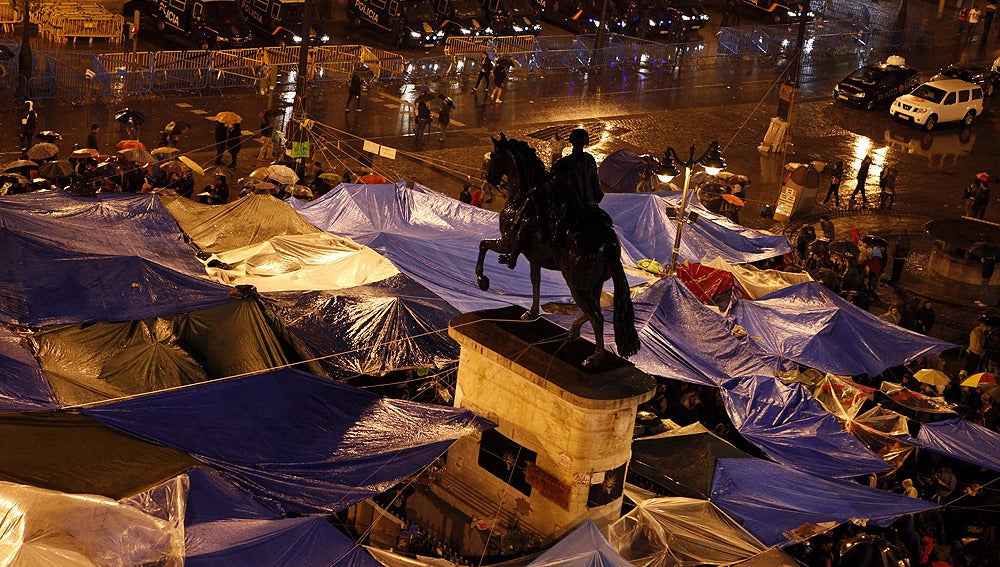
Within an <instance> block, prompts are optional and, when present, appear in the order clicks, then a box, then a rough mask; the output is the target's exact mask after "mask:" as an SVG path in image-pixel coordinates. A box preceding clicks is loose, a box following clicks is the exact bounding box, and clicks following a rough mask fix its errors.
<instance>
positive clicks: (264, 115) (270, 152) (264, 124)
mask: <svg viewBox="0 0 1000 567" xmlns="http://www.w3.org/2000/svg"><path fill="white" fill-rule="evenodd" d="M275 114H276V113H275V111H274V109H268V110H265V111H264V112H261V113H260V140H261V143H260V150H259V151H258V152H257V161H268V160H271V159H274V118H275Z"/></svg>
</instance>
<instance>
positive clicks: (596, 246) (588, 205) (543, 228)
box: [476, 128, 639, 368]
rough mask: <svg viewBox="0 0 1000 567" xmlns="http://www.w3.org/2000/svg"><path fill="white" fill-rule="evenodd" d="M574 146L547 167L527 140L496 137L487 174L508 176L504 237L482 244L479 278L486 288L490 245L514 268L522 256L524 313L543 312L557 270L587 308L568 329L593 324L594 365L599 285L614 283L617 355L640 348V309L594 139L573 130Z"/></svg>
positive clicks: (600, 324) (600, 328)
mask: <svg viewBox="0 0 1000 567" xmlns="http://www.w3.org/2000/svg"><path fill="white" fill-rule="evenodd" d="M569 141H570V143H571V144H572V145H573V152H572V153H571V154H570V155H568V156H565V157H563V158H560V159H559V160H558V161H556V162H555V163H554V164H552V170H551V171H546V169H545V164H543V163H542V161H541V159H539V158H538V155H537V153H536V152H535V149H534V148H532V147H531V146H529V145H528V144H527V143H526V142H523V141H519V140H515V139H513V138H507V137H506V136H504V135H503V134H500V139H494V140H493V152H492V153H491V154H490V160H489V165H488V168H487V172H486V180H487V181H488V182H490V183H491V184H494V185H497V184H500V183H501V182H504V181H505V182H506V187H507V203H506V205H505V206H504V208H503V210H501V211H500V238H498V239H489V240H483V241H482V242H480V243H479V260H478V262H477V263H476V278H477V282H478V284H479V287H480V289H482V290H484V291H485V290H487V289H489V287H490V280H489V278H488V277H486V276H485V275H483V262H484V260H485V258H486V253H487V252H488V251H493V252H496V253H498V254H499V258H498V259H499V261H500V263H501V264H506V265H507V267H509V268H514V267H515V266H516V264H517V259H518V256H520V255H524V257H525V258H526V259H527V260H528V264H529V266H530V271H531V287H532V301H531V309H530V310H529V311H527V312H526V313H525V314H524V315H523V316H522V317H521V319H522V320H530V319H535V318H537V317H538V314H539V306H538V294H539V286H540V284H541V270H542V268H545V269H546V270H558V271H559V272H561V273H562V275H563V279H564V280H565V281H566V285H567V286H568V287H569V290H570V293H571V294H572V296H573V300H574V301H575V302H576V305H577V307H579V308H580V311H581V314H580V316H579V317H577V318H576V319H574V320H573V323H572V325H571V326H570V329H569V337H570V338H571V339H573V338H577V337H579V336H580V328H581V327H582V326H583V324H584V323H585V322H587V321H590V324H591V326H592V327H593V329H594V342H595V343H596V349H595V350H594V353H593V354H591V355H590V356H589V357H587V359H586V360H584V361H583V365H584V366H585V367H588V368H591V367H596V366H599V365H600V364H601V362H602V361H603V359H604V354H605V351H604V315H603V313H602V312H601V289H602V288H603V287H604V282H606V281H607V280H608V279H611V280H612V281H613V282H614V317H613V322H614V330H615V346H616V348H617V350H618V354H619V356H622V357H625V358H627V357H630V356H632V355H633V354H635V353H637V352H639V335H638V333H637V332H636V330H635V312H634V311H633V308H632V298H631V295H630V294H629V285H628V280H627V279H626V278H625V270H624V269H623V268H622V263H621V244H620V243H619V242H618V235H617V234H616V233H615V230H614V226H613V223H612V221H611V217H610V216H609V215H608V214H607V213H606V212H604V210H603V209H601V208H600V207H599V206H598V203H599V202H600V200H601V198H602V197H603V196H604V194H603V193H602V191H601V186H600V181H599V180H598V177H597V162H596V161H595V160H594V156H592V155H590V154H589V153H587V152H585V151H584V147H586V146H587V144H589V143H590V139H589V136H588V134H587V131H586V130H584V129H582V128H578V129H576V130H573V132H572V133H571V134H570V136H569Z"/></svg>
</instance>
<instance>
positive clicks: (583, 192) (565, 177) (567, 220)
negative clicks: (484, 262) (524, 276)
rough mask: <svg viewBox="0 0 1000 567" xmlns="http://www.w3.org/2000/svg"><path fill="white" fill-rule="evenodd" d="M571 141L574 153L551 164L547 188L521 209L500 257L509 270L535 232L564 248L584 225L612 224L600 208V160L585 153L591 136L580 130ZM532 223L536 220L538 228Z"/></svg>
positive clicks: (529, 197) (539, 189)
mask: <svg viewBox="0 0 1000 567" xmlns="http://www.w3.org/2000/svg"><path fill="white" fill-rule="evenodd" d="M569 142H570V144H572V146H573V152H572V153H571V154H570V155H568V156H565V157H563V158H560V159H559V160H557V161H556V162H555V163H553V164H552V168H551V174H550V176H549V182H548V183H547V184H546V186H544V187H537V188H535V190H533V191H532V192H531V193H529V194H528V195H527V196H526V198H525V201H524V203H522V204H521V206H520V207H519V209H518V213H517V217H516V221H515V225H516V227H517V228H516V229H515V230H514V231H513V235H512V242H511V247H510V252H509V253H508V254H503V255H502V256H501V257H500V261H501V262H505V263H506V264H507V267H508V268H512V269H513V268H514V267H515V266H516V265H517V257H518V255H520V253H521V251H522V250H523V248H524V245H525V244H526V243H527V241H528V240H529V239H530V238H531V235H532V233H533V231H534V230H538V231H539V232H540V234H541V236H542V238H543V240H546V241H548V240H550V238H551V235H554V236H555V239H554V244H555V245H557V246H563V245H565V242H566V236H567V234H568V233H570V232H573V231H575V230H577V229H578V228H580V225H581V224H582V223H585V222H591V221H592V220H599V221H600V222H604V223H607V224H608V225H609V226H610V225H611V218H610V217H609V216H608V215H607V213H605V212H604V211H603V210H601V208H600V207H599V206H598V203H600V202H601V199H603V198H604V192H603V191H601V183H600V179H599V178H598V176H597V161H596V160H595V159H594V156H592V155H590V154H589V153H587V152H586V151H584V148H585V147H586V146H587V145H588V144H589V143H590V135H589V134H587V131H586V130H584V129H583V128H577V129H575V130H573V131H572V132H571V133H570V135H569ZM532 220H537V222H538V225H537V226H536V225H534V223H532V222H530V221H532Z"/></svg>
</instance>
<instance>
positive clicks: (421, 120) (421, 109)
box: [417, 100, 434, 148]
mask: <svg viewBox="0 0 1000 567" xmlns="http://www.w3.org/2000/svg"><path fill="white" fill-rule="evenodd" d="M433 121H434V119H433V118H431V108H430V107H429V106H427V101H425V100H421V101H419V102H418V103H417V148H421V147H423V145H424V134H425V133H426V134H428V135H430V129H431V122H433Z"/></svg>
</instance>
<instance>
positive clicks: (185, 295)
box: [0, 226, 229, 325]
mask: <svg viewBox="0 0 1000 567" xmlns="http://www.w3.org/2000/svg"><path fill="white" fill-rule="evenodd" d="M92 230H95V231H99V230H100V229H99V228H97V227H94V228H93V229H92ZM137 230H138V229H137ZM142 237H143V234H142V232H141V231H140V232H137V233H136V234H134V235H131V237H130V238H133V239H136V238H139V239H141V238H142ZM123 246H126V244H125V243H124V242H123ZM188 253H189V254H190V249H188ZM147 258H156V255H155V253H152V254H151V255H150V256H147V257H140V256H125V255H95V254H86V253H82V252H76V251H73V250H70V249H67V248H65V247H64V245H63V244H61V243H53V242H50V241H48V240H45V239H42V238H39V237H36V236H33V235H27V234H17V233H14V232H12V231H11V230H10V229H8V228H4V227H2V226H0V263H3V264H4V265H5V266H17V269H16V270H4V271H3V272H0V287H2V288H3V289H4V293H2V294H0V319H2V321H4V322H8V323H20V324H27V325H59V324H66V323H83V322H89V321H127V320H132V319H144V318H147V317H158V316H162V315H173V314H177V313H184V312H186V311H192V310H195V309H205V308H208V307H211V306H215V305H221V304H223V303H225V302H226V301H228V300H227V297H226V296H227V294H228V293H229V290H228V289H227V288H226V287H224V286H221V285H219V284H216V283H213V282H209V281H205V280H202V279H198V278H195V277H193V276H189V275H186V274H183V273H181V272H178V271H175V270H173V269H171V268H169V267H166V266H164V265H162V264H160V263H158V262H157V261H153V260H149V259H147Z"/></svg>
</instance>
